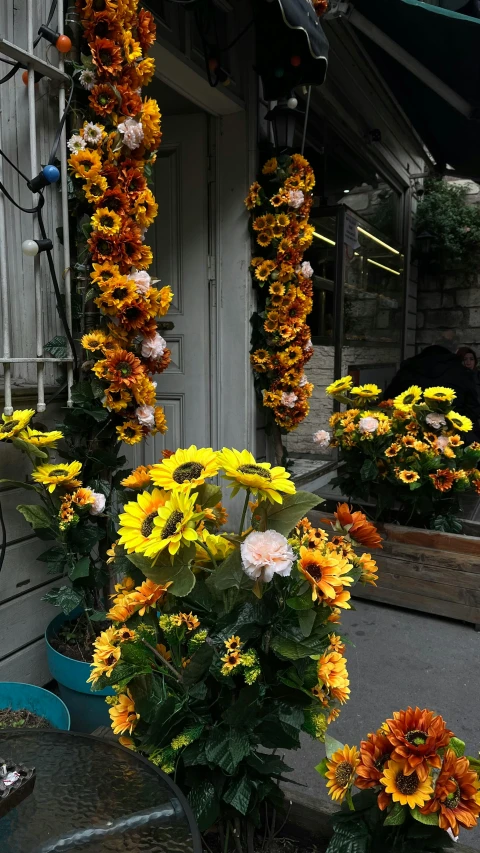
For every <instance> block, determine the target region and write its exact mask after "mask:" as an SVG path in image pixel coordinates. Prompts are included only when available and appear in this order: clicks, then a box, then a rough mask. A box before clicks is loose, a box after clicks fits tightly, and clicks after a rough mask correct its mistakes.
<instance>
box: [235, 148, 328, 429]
mask: <svg viewBox="0 0 480 853" xmlns="http://www.w3.org/2000/svg"><path fill="white" fill-rule="evenodd" d="M314 185H315V177H314V174H313V170H312V168H311V166H310V165H309V163H308V161H307V160H306V159H305V158H304V157H302V156H301V155H300V154H293V155H292V156H291V157H288V156H282V157H279V158H278V159H277V158H276V157H273V158H272V159H271V160H268V162H267V163H265V165H264V167H263V169H262V177H261V183H259V182H255V183H254V184H252V186H251V187H250V192H249V194H248V196H247V198H246V199H245V204H246V206H247V208H248V210H250V211H251V227H252V232H253V237H254V240H255V242H256V244H257V246H259V247H260V249H259V250H258V252H259V253H258V255H256V256H255V257H254V258H252V261H251V267H252V277H253V281H254V285H255V286H256V287H258V288H259V299H260V305H259V312H258V314H257V315H255V318H254V334H253V339H252V351H251V357H250V358H251V363H252V367H253V370H254V371H255V373H256V377H257V383H256V384H257V388H258V389H259V391H260V392H261V393H262V402H263V405H264V406H266V407H267V408H269V409H271V410H272V412H273V416H274V418H275V421H276V423H277V424H278V426H279V427H281V428H282V429H284V430H288V431H290V430H293V429H295V428H296V427H297V426H298V424H299V423H300V422H301V421H303V419H304V418H305V417H306V416H307V415H308V412H309V402H308V401H309V397H310V396H311V394H312V391H313V385H312V384H311V383H310V382H308V380H307V378H306V376H305V373H304V367H305V364H306V363H307V361H308V360H309V359H310V358H311V356H312V353H313V347H312V343H311V340H310V330H309V327H308V326H307V323H306V319H307V316H308V314H310V312H311V310H312V293H313V290H312V275H313V269H312V267H311V266H310V264H309V263H308V261H303V254H304V252H305V250H306V249H308V247H309V246H310V245H311V242H312V239H313V231H314V227H313V225H311V224H310V223H309V221H308V217H309V214H310V208H311V206H312V189H313V187H314Z"/></svg>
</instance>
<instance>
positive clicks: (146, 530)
mask: <svg viewBox="0 0 480 853" xmlns="http://www.w3.org/2000/svg"><path fill="white" fill-rule="evenodd" d="M157 515H158V513H157V511H156V510H155V512H151V513H150V515H147V517H146V518H144V519H143V521H142V526H141V528H140V530H141V532H142V535H143V536H145V537H148V536H150V534H151V532H152V530H153V519H154V518H156V517H157Z"/></svg>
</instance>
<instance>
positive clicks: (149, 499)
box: [118, 478, 168, 554]
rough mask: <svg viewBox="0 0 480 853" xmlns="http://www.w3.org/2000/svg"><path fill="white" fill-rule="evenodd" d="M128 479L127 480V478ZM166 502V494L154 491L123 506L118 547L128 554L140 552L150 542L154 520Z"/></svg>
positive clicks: (141, 495)
mask: <svg viewBox="0 0 480 853" xmlns="http://www.w3.org/2000/svg"><path fill="white" fill-rule="evenodd" d="M127 479H128V478H127ZM167 500H168V495H167V493H166V492H164V491H162V490H160V489H154V490H153V492H152V493H151V494H150V492H142V493H141V494H140V495H138V496H137V499H136V501H129V502H128V503H127V504H125V507H124V511H123V512H122V513H121V514H120V528H119V531H118V532H119V534H120V538H119V540H118V542H119V545H124V546H125V550H126V551H127V553H128V554H132V553H133V552H134V551H137V552H141V551H143V549H144V547H145V546H146V545H147V544H148V542H149V541H150V538H151V535H152V532H153V529H154V520H155V518H156V517H157V515H158V511H159V509H160V508H161V507H163V506H165V504H166V502H167Z"/></svg>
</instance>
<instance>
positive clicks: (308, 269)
mask: <svg viewBox="0 0 480 853" xmlns="http://www.w3.org/2000/svg"><path fill="white" fill-rule="evenodd" d="M300 272H301V273H302V275H303V277H304V278H311V277H312V275H313V267H312V265H311V263H309V261H303V263H302V264H300Z"/></svg>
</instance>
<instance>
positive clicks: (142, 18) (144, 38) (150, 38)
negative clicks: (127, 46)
mask: <svg viewBox="0 0 480 853" xmlns="http://www.w3.org/2000/svg"><path fill="white" fill-rule="evenodd" d="M156 29H157V28H156V25H155V19H154V17H153V15H152V13H151V12H148V11H147V10H146V9H140V10H139V12H138V18H137V38H138V40H139V42H140V44H141V46H142V50H143V52H144V53H145V52H146V51H147V50H148V48H149V47H151V45H152V44H154V42H155V34H156Z"/></svg>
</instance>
